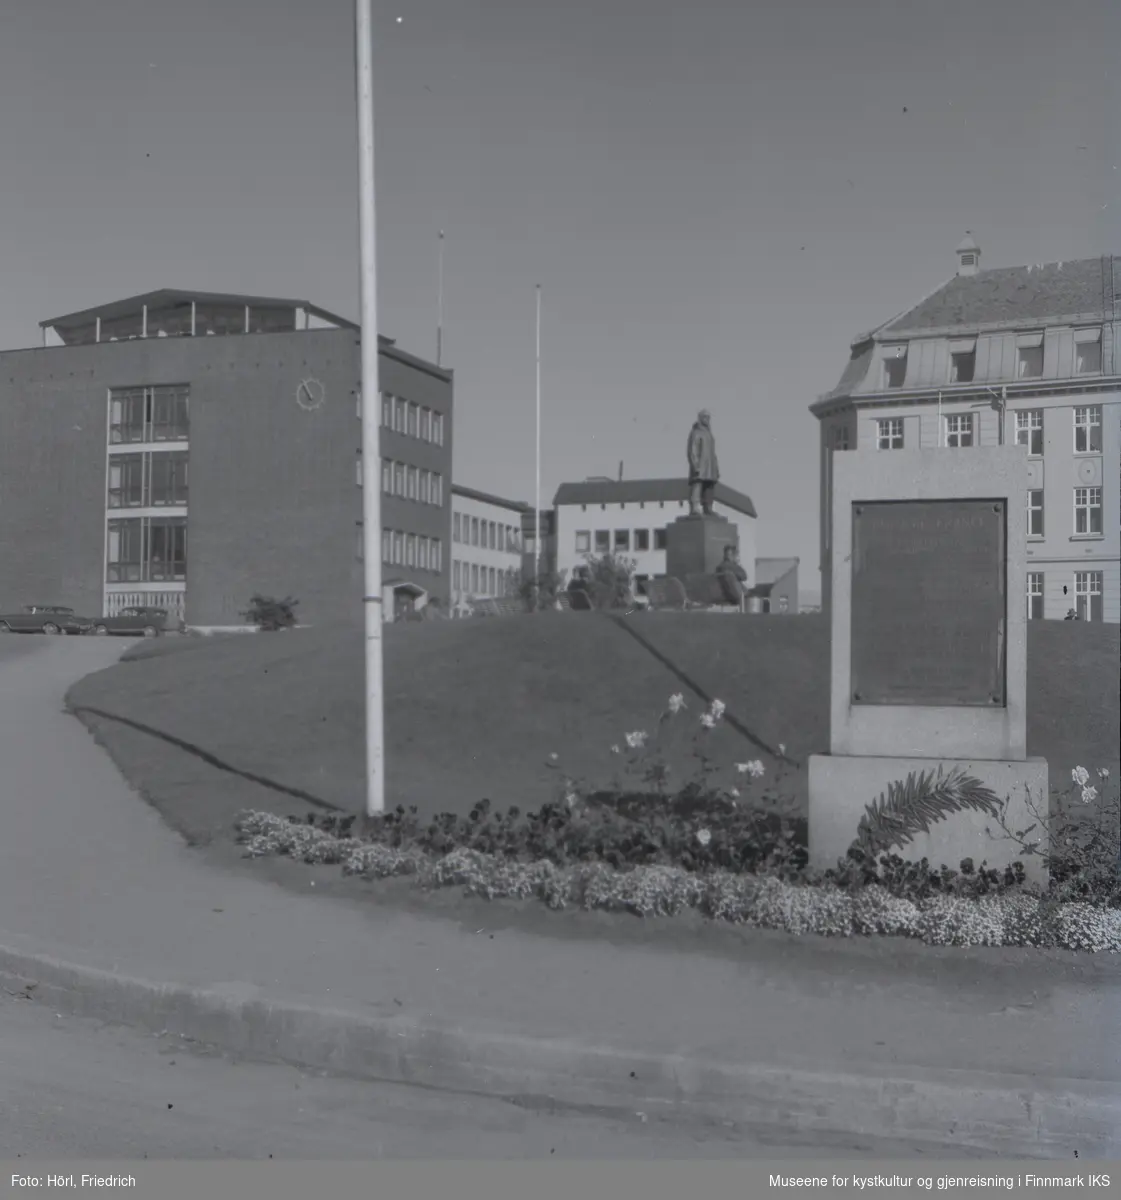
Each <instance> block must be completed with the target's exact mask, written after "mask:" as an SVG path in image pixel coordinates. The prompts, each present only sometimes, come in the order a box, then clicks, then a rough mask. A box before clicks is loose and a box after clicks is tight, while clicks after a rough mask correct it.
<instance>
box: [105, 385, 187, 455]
mask: <svg viewBox="0 0 1121 1200" xmlns="http://www.w3.org/2000/svg"><path fill="white" fill-rule="evenodd" d="M188 390H189V389H187V388H186V387H147V388H121V389H114V390H112V391H111V392H110V393H109V441H110V442H111V443H113V444H114V445H121V444H129V443H135V442H185V441H186V440H187V433H188V423H187V397H188Z"/></svg>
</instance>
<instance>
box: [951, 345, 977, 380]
mask: <svg viewBox="0 0 1121 1200" xmlns="http://www.w3.org/2000/svg"><path fill="white" fill-rule="evenodd" d="M976 370H977V351H976V350H956V351H952V352H951V354H950V382H951V383H972V382H973V376H974V374H975V372H976Z"/></svg>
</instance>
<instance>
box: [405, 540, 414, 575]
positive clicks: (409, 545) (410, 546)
mask: <svg viewBox="0 0 1121 1200" xmlns="http://www.w3.org/2000/svg"><path fill="white" fill-rule="evenodd" d="M405 566H406V567H415V566H416V534H415V533H410V534H406V536H405Z"/></svg>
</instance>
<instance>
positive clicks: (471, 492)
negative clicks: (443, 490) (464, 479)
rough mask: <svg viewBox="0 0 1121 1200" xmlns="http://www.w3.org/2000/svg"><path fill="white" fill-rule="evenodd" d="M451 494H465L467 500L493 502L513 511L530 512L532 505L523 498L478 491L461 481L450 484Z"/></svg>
mask: <svg viewBox="0 0 1121 1200" xmlns="http://www.w3.org/2000/svg"><path fill="white" fill-rule="evenodd" d="M452 495H453V496H465V497H466V498H467V499H468V500H478V501H480V502H481V503H483V504H494V505H497V506H498V507H499V508H508V509H511V510H512V511H513V512H518V513H525V512H532V511H533V506H532V505H531V504H526V502H525V501H524V500H505V499H503V497H501V496H492V495H491V494H490V492H479V491H476V490H475V488H469V487H464V486H463V484H461V483H453V484H452Z"/></svg>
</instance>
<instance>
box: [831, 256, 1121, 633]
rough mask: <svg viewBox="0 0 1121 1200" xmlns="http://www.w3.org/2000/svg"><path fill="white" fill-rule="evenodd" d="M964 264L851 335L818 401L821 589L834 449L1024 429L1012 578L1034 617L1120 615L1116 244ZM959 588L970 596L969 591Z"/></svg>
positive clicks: (899, 446) (1001, 440) (1002, 437)
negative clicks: (1020, 570)
mask: <svg viewBox="0 0 1121 1200" xmlns="http://www.w3.org/2000/svg"><path fill="white" fill-rule="evenodd" d="M957 255H958V267H957V272H956V274H955V275H954V276H953V277H952V278H951V279H949V280H948V281H947V282H945V283H943V284H942V285H940V286H939V287H938V288H937V289H936V290H935V291H934V292H932V293H931V294H930V295H929V296H927V297H926V298H925V299H924V300H922V301H920V302H919V303H918V304H916V305H914V306H912V307H911V308H909V309H907V310H906V311H905V312H903V313H902V314H900V315H898V316H895V317H893V318H891V320H889V321H887V322H886V323H885V324H884V325H882V326H880V327H879V328H878V329H875V330H873V331H872V332H870V333H865V334H862V335H861V336H860V337H858V338H856V339H855V340H854V341H853V343H852V345H851V347H850V351H849V361H848V363H847V364H846V365H845V367H844V370H843V372H842V374H841V378H840V381H839V382H838V384H837V386H836V387H835V388H834V389H833V390H832V391H831V392H829V393H827V394H826V395H824V396H822V397H821V398H820V399H819V400H818V401H817V402H816V403H815V404H813V405H812V407H811V411H812V412H813V413H814V415H815V416H816V417H817V419H818V422H819V427H820V435H821V441H820V446H821V571H822V599H823V602H824V603H825V604H826V605H827V604H828V599H829V589H830V567H829V534H830V524H831V497H832V478H833V455H834V454H836V453H840V452H843V451H845V450H854V449H856V447H857V446H864V445H871V446H873V447H875V448H876V450H878V451H880V452H882V453H885V454H890V453H903V454H905V453H907V452H908V451H911V450H917V449H944V450H945V451H946V453H947V454H957V455H961V456H962V457H963V458H964V459H966V460H967V459H968V455H969V453H970V451H971V450H972V449H973V448H974V447H976V446H995V445H1002V444H1005V443H1008V444H1018V445H1021V446H1023V447H1024V449H1025V451H1026V458H1027V465H1028V472H1029V480H1028V486H1027V488H1026V489H1025V491H1024V496H1023V499H1022V506H1021V508H1020V510H1019V512H1018V513H1017V514H1015V516H1016V519H1018V520H1020V521H1023V522H1024V527H1025V529H1026V532H1027V539H1028V567H1027V572H1026V575H1025V577H1024V578H1022V579H1017V580H1011V579H1010V580H1009V581H1008V588H1009V595H1010V596H1019V597H1020V602H1021V603H1023V604H1024V605H1025V607H1026V609H1027V615H1028V617H1029V618H1030V619H1035V620H1039V619H1054V620H1063V619H1065V618H1067V617H1068V616H1072V617H1074V618H1077V619H1079V620H1085V621H1109V622H1113V623H1117V622H1118V621H1119V620H1121V511H1119V509H1118V498H1119V492H1118V483H1119V481H1121V355H1119V349H1121V347H1119V343H1118V331H1119V329H1121V321H1119V318H1118V304H1119V302H1121V276H1119V275H1118V272H1117V263H1118V256H1117V255H1110V254H1107V255H1103V256H1102V257H1101V258H1090V259H1079V260H1075V261H1073V262H1052V263H1042V264H1037V265H1033V266H1020V267H996V268H990V269H982V267H981V251H980V247H979V246H978V245H977V243H976V241H974V240H973V238H972V236H967V237H966V239H965V240H964V241H963V242H962V243H961V245H960V246H959V247H958V249H957ZM962 599H963V602H964V601H966V600H968V597H965V596H963V597H962Z"/></svg>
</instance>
